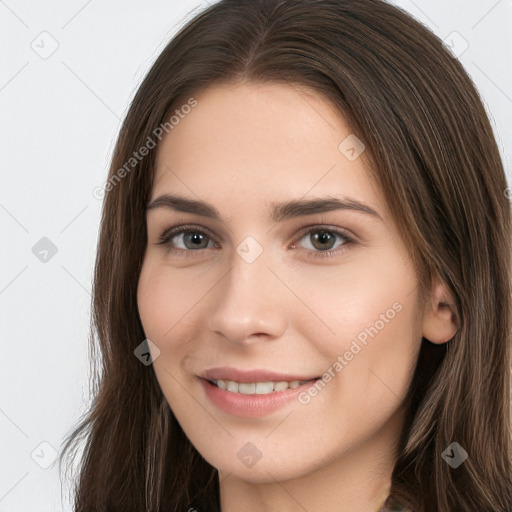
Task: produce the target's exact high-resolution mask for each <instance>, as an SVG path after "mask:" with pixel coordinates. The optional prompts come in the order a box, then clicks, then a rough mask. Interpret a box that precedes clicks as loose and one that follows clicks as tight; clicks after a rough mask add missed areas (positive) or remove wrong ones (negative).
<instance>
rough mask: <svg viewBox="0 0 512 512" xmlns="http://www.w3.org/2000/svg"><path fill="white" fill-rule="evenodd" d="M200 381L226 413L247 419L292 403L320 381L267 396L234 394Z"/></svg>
mask: <svg viewBox="0 0 512 512" xmlns="http://www.w3.org/2000/svg"><path fill="white" fill-rule="evenodd" d="M199 380H200V381H201V384H202V386H203V388H204V390H205V393H206V396H207V397H208V398H209V399H210V401H211V402H212V403H213V404H214V405H216V406H217V407H219V408H220V409H222V410H223V411H224V412H227V413H229V414H233V415H235V416H243V417H246V418H259V417H261V416H266V415H267V414H270V413H272V412H273V411H275V410H277V409H279V408H281V407H283V406H284V405H286V404H287V403H290V402H292V401H293V400H295V399H296V398H297V395H298V394H299V393H301V392H303V391H305V390H307V389H308V388H309V387H310V386H312V385H314V384H315V382H316V381H317V380H318V379H316V380H312V381H310V382H308V383H306V384H302V385H300V386H298V387H296V388H295V389H291V388H288V389H285V390H284V391H273V392H272V393H267V394H265V395H258V394H251V395H243V394H242V393H233V392H232V391H227V390H225V389H221V388H219V387H218V386H216V385H215V384H212V383H211V382H210V381H209V380H206V379H202V378H199Z"/></svg>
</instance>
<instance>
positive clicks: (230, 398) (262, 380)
mask: <svg viewBox="0 0 512 512" xmlns="http://www.w3.org/2000/svg"><path fill="white" fill-rule="evenodd" d="M228 377H229V378H228ZM198 379H199V381H200V383H201V385H202V388H203V391H204V393H205V399H207V400H208V401H209V402H210V403H211V404H212V405H214V406H215V407H216V408H218V409H219V410H221V411H223V412H224V413H228V414H230V415H233V416H239V417H246V418H258V417H264V416H266V415H268V414H271V413H273V412H274V411H277V410H278V409H281V408H282V407H284V406H286V405H287V404H292V403H293V402H295V401H296V400H297V398H298V397H299V396H300V394H301V393H304V392H306V391H307V389H308V388H309V387H310V386H313V385H314V384H315V383H316V382H317V381H318V380H320V379H321V377H301V376H298V375H291V374H289V375H284V374H277V373H275V372H274V373H272V372H269V371H262V370H250V371H241V370H235V369H232V368H231V369H226V368H223V369H219V368H218V369H213V370H208V371H207V372H205V373H204V374H203V375H202V376H198Z"/></svg>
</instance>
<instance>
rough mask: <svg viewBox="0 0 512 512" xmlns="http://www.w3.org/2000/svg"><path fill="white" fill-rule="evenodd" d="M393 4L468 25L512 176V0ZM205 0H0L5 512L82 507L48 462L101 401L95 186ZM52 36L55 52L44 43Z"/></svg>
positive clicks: (0, 389)
mask: <svg viewBox="0 0 512 512" xmlns="http://www.w3.org/2000/svg"><path fill="white" fill-rule="evenodd" d="M394 3H395V4H396V5H399V6H401V7H403V8H405V9H406V10H407V11H409V12H410V13H411V14H412V15H413V16H415V17H416V18H418V19H419V20H420V21H422V22H423V23H424V24H425V25H427V26H428V27H429V28H431V29H432V30H433V31H434V32H435V33H436V34H437V35H438V36H439V37H441V38H442V39H445V38H446V37H447V36H448V35H449V34H451V33H452V32H454V31H456V32H458V33H459V34H460V35H461V36H462V38H463V39H464V40H466V41H467V42H468V43H469V47H468V49H467V50H466V51H465V52H464V53H462V54H461V55H460V57H459V59H460V61H461V62H462V63H463V65H464V66H465V68H466V70H467V71H468V72H469V74H470V75H471V77H472V78H473V80H474V82H475V84H476V85H477V88H478V89H479V91H480V93H481V95H482V97H483V99H484V102H485V105H486V108H487V111H488V112H489V114H490V116H491V121H492V123H493V126H494V128H495V133H496V136H497V139H498V143H499V146H500V150H501V153H502V156H503V159H504V162H505V166H506V169H507V175H508V177H509V182H510V181H511V179H510V176H511V166H510V162H511V155H512V123H511V119H512V74H511V73H510V69H511V64H512V38H511V35H510V31H511V29H512V0H471V1H469V0H415V1H412V0H400V1H397V2H394ZM205 6H206V3H205V2H203V3H200V1H199V0H194V1H177V0H166V1H162V0H153V1H148V2H142V1H139V2H137V1H134V0H132V1H126V0H125V1H121V0H111V1H109V2H105V1H103V2H100V1H99V0H89V1H86V0H72V1H67V2H64V1H61V2H58V1H55V0H53V1H51V0H50V1H46V2H35V1H33V2H29V1H28V0H0V38H1V46H0V47H1V48H2V65H1V67H0V104H1V108H2V116H1V118H0V119H1V120H0V130H1V133H0V145H1V154H2V159H1V165H2V182H3V183H2V188H1V189H0V190H1V193H0V223H1V228H2V240H3V243H2V245H1V255H2V264H1V267H0V268H1V275H0V307H1V312H2V317H1V323H0V325H1V332H2V338H1V339H2V350H1V358H0V375H1V380H0V384H1V386H0V432H1V436H0V449H1V452H0V460H1V461H2V464H1V468H0V512H8V511H9V512H12V511H43V510H48V511H50V510H59V511H60V510H71V507H70V505H69V503H68V500H67V499H66V494H67V489H68V487H67V486H66V484H65V483H64V487H63V489H62V496H61V482H60V478H59V471H58V464H56V463H55V464H54V465H53V466H50V467H49V468H48V469H44V468H42V467H40V465H39V464H38V463H37V462H39V463H43V464H49V463H51V461H52V459H53V457H54V453H53V452H52V448H51V447H50V446H49V445H51V446H52V447H54V448H55V450H59V449H60V446H61V442H62V441H63V439H64V437H65V436H66V434H67V433H68V432H69V431H70V429H71V428H72V427H73V425H74V424H75V422H76V421H77V420H78V418H79V416H80V415H81V414H82V413H83V412H84V411H85V404H86V403H87V401H88V399H89V383H88V375H89V362H88V330H89V314H90V299H91V297H90V290H91V278H92V269H93V265H94V258H95V248H96V239H97V238H96V237H97V232H98V227H99V215H100V208H101V202H100V201H99V200H98V199H96V198H95V197H94V196H93V194H92V191H93V190H94V189H95V188H96V187H98V186H101V185H103V184H104V182H105V180H106V176H107V172H108V164H109V160H110V158H111V154H112V150H113V145H114V142H115V138H116V135H117V132H118V130H119V127H120V120H121V119H122V117H123V116H124V114H125V112H126V110H127V107H128V104H129V102H130V100H131V98H132V96H133V94H134V92H135V90H136V88H137V86H138V85H139V84H140V82H141V80H142V78H143V76H144V74H145V73H146V72H147V70H148V69H149V67H150V66H151V64H152V62H153V61H154V60H155V59H156V57H157V56H158V54H159V52H160V51H161V50H162V49H163V48H164V46H165V44H166V43H167V41H168V40H169V38H170V37H172V35H173V34H174V33H175V32H176V30H177V29H178V28H179V27H181V26H182V25H183V24H184V22H185V21H187V20H188V19H190V17H192V16H193V15H195V14H196V13H197V12H198V11H199V10H200V9H202V8H204V7H205ZM194 8H197V10H196V11H194V13H193V14H189V13H190V11H192V10H193V9H194ZM42 32H47V33H48V34H49V35H48V34H43V35H41V33H42ZM53 40H55V41H56V42H53ZM41 41H42V42H41ZM52 44H54V45H57V44H58V47H57V49H56V51H55V52H54V53H53V54H52V55H50V56H48V57H47V58H42V57H41V56H40V54H38V53H37V51H39V52H43V51H49V50H50V49H52ZM43 237H47V238H49V239H50V240H51V241H52V243H53V244H54V245H55V247H56V249H57V252H56V254H55V255H54V256H53V257H51V258H49V260H48V261H47V262H46V263H43V262H42V261H40V259H38V258H37V257H36V256H35V255H34V254H33V252H32V248H33V247H34V245H35V244H36V243H37V242H38V241H39V240H40V239H41V238H43ZM40 443H49V445H48V444H43V445H40ZM36 461H37V462H36Z"/></svg>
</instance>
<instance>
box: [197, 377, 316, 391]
mask: <svg viewBox="0 0 512 512" xmlns="http://www.w3.org/2000/svg"><path fill="white" fill-rule="evenodd" d="M319 378H320V377H315V378H312V379H309V380H292V381H285V380H279V381H265V382H238V381H234V380H228V379H216V380H215V379H206V380H207V381H208V382H210V383H211V384H213V385H214V386H217V387H218V388H220V389H223V390H225V391H228V392H230V393H239V394H242V395H267V394H271V393H279V392H281V391H286V390H287V389H297V388H298V387H299V386H303V385H305V384H312V383H313V382H315V381H317V380H318V379H319Z"/></svg>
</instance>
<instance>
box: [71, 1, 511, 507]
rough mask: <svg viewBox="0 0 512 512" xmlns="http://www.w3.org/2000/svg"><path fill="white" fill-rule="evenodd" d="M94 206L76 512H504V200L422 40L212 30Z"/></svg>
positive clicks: (249, 22)
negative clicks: (87, 383) (88, 371)
mask: <svg viewBox="0 0 512 512" xmlns="http://www.w3.org/2000/svg"><path fill="white" fill-rule="evenodd" d="M105 191H106V196H105V202H104V209H103V215H102V221H101V231H100V239H99V245H98V255H97V261H96V268H95V280H94V290H93V292H94V302H93V306H94V315H93V326H92V327H93V331H92V337H93V338H94V336H96V337H97V340H98V342H99V347H100V350H101V356H102V372H101V375H99V376H98V383H97V390H96V393H95V394H96V396H95V401H94V403H93V406H92V408H91V410H90V412H89V414H88V415H87V417H86V418H85V419H84V420H83V422H82V423H81V424H80V425H78V427H77V429H76V430H75V432H74V433H73V434H72V436H70V438H69V441H68V443H67V445H66V447H65V448H66V450H68V449H69V448H70V447H71V446H72V445H74V444H75V443H77V442H78V440H79V439H81V438H83V437H85V438H86V441H87V443H86V447H85V452H84V457H83V460H82V465H81V468H80V479H79V481H78V483H77V489H76V510H77V511H92V510H94V511H102V510H105V511H106V510H109V511H112V510H123V511H128V510H134V511H135V510H141V511H142V510H151V511H160V510H162V511H163V510H173V511H174V510H176V511H177V510H190V511H192V510H197V511H203V510H204V511H222V512H234V511H239V510H243V511H253V510H255V511H256V510H258V511H261V510H265V511H274V510H278V509H279V510H308V511H322V512H325V511H348V510H350V511H353V510H358V511H364V512H366V511H368V512H371V511H374V510H375V511H378V510H381V511H389V510H413V511H414V512H420V511H421V512H427V511H428V512H433V511H439V512H453V511H457V512H458V511H461V512H463V511H464V512H465V511H467V512H469V511H475V510H478V511H489V512H490V511H501V512H503V511H506V510H511V496H512V482H511V480H512V479H511V476H512V467H511V461H512V450H511V417H510V415H511V409H510V384H511V381H510V363H511V351H510V342H511V323H510V322H511V299H510V297H511V256H510V255H511V247H510V239H511V236H510V235H511V216H510V203H509V201H508V198H507V182H506V178H505V174H504V171H503V165H502V162H501V160H500V155H499V151H498V149H497V146H496V142H495V139H494V136H493V133H492V128H491V126H490V124H489V121H488V118H487V116H486V113H485V110H484V108H483V106H482V103H481V100H480V98H479V96H478V93H477V91H476V90H475V88H474V86H473V84H472V82H471V80H470V79H469V77H468V76H467V74H466V72H465V71H464V69H463V67H462V66H461V65H460V63H459V62H458V61H457V60H456V59H455V58H453V56H452V55H450V54H449V53H448V51H447V50H445V48H444V47H443V45H442V43H441V41H440V40H439V39H438V38H437V37H436V36H434V35H433V34H432V33H430V32H429V31H428V30H427V29H426V28H425V27H423V26H422V25H421V24H419V23H418V22H416V21H415V20H413V19H412V18H411V17H409V16H408V15H406V14H405V13H404V12H402V11H401V10H399V9H397V8H396V7H393V6H391V5H389V4H387V3H385V2H383V1H381V0H360V1H358V2H353V1H349V0H337V1H332V0H331V1H329V0H318V1H279V0H258V1H255V0H251V1H240V0H223V1H221V2H219V3H217V4H215V5H213V6H211V7H209V8H208V9H206V10H205V11H203V12H202V13H200V14H198V15H197V16H196V17H195V18H194V19H193V20H191V21H190V22H189V23H188V24H187V25H186V26H185V27H184V28H182V29H181V30H180V31H179V33H178V34H177V35H176V36H175V37H174V38H173V40H172V41H171V42H170V43H169V44H168V46H167V47H166V48H165V49H164V50H163V52H162V53H161V55H160V56H159V58H158V59H157V61H156V62H155V64H154V65H153V67H152V69H151V70H150V71H149V73H148V74H147V76H146V78H145V79H144V81H143V83H142V85H141V86H140V88H139V90H138V92H137V94H136V96H135V98H134V100H133V102H132V105H131V107H130V109H129V111H128V113H127V116H126V119H125V121H124V124H123V127H122V129H121V133H120V135H119V139H118V142H117V145H116V149H115V152H114V156H113V161H112V166H111V171H110V176H109V180H108V182H107V186H106V188H105Z"/></svg>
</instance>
